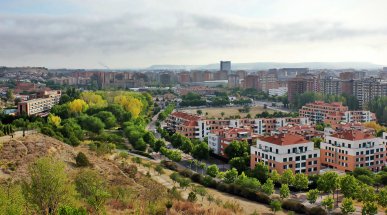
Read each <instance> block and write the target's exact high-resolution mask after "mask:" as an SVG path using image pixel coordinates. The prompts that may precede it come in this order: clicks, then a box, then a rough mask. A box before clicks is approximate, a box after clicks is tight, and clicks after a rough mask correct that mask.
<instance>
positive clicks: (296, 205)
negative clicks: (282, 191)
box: [282, 199, 308, 214]
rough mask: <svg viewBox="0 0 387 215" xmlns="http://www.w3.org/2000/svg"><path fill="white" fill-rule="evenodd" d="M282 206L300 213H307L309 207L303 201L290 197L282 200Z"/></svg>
mask: <svg viewBox="0 0 387 215" xmlns="http://www.w3.org/2000/svg"><path fill="white" fill-rule="evenodd" d="M282 208H283V209H285V210H289V211H294V212H296V213H299V214H306V213H307V211H308V209H307V208H306V207H305V205H303V204H302V203H301V202H298V201H296V200H292V199H288V200H285V201H283V202H282Z"/></svg>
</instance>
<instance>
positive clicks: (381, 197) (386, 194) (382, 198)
mask: <svg viewBox="0 0 387 215" xmlns="http://www.w3.org/2000/svg"><path fill="white" fill-rule="evenodd" d="M378 202H379V204H380V205H381V206H383V207H387V187H383V189H381V190H380V191H379V194H378Z"/></svg>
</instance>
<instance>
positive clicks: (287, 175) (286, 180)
mask: <svg viewBox="0 0 387 215" xmlns="http://www.w3.org/2000/svg"><path fill="white" fill-rule="evenodd" d="M281 183H282V184H288V185H293V183H294V174H293V171H292V170H291V169H287V170H285V171H284V172H283V173H282V176H281Z"/></svg>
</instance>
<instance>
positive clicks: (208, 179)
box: [202, 176, 217, 188]
mask: <svg viewBox="0 0 387 215" xmlns="http://www.w3.org/2000/svg"><path fill="white" fill-rule="evenodd" d="M202 182H203V183H202V185H204V186H206V187H210V188H216V185H217V182H216V181H215V180H214V179H213V178H212V177H211V176H204V178H203V180H202Z"/></svg>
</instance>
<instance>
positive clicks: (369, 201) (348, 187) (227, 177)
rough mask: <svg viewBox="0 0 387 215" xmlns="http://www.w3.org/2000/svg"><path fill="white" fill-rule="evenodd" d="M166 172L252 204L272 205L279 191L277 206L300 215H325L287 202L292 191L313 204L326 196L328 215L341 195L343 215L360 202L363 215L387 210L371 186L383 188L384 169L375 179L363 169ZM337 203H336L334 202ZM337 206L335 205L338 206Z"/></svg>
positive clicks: (385, 191) (381, 192)
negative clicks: (309, 172)
mask: <svg viewBox="0 0 387 215" xmlns="http://www.w3.org/2000/svg"><path fill="white" fill-rule="evenodd" d="M163 165H164V166H165V167H167V168H169V169H172V170H175V171H178V172H179V174H180V177H187V178H190V179H191V180H192V181H194V182H196V183H199V184H201V185H203V186H205V187H210V188H214V189H217V190H219V191H221V192H227V193H230V194H233V195H237V196H241V197H244V198H247V199H249V200H252V201H256V202H260V203H263V204H270V205H272V204H273V202H274V201H277V200H276V199H272V198H270V195H272V194H273V193H274V192H275V189H276V188H277V189H279V195H280V201H278V202H276V204H279V205H280V207H281V206H282V208H284V209H286V210H292V211H295V212H297V213H300V214H326V212H325V211H324V210H323V209H322V208H319V207H314V208H310V209H308V208H306V207H305V206H304V205H303V204H302V203H300V202H298V201H293V200H290V199H288V198H289V197H290V194H291V191H308V192H307V200H308V202H309V203H311V204H314V203H315V202H316V201H317V199H318V198H319V196H320V195H322V194H329V195H328V196H326V197H325V198H324V199H323V201H322V204H321V205H322V206H323V207H324V209H325V210H327V211H328V212H330V211H331V210H332V209H333V208H334V203H335V198H334V195H335V193H337V195H338V194H339V193H342V194H343V195H344V197H345V198H344V199H343V200H342V206H341V208H340V209H341V211H342V213H344V214H348V213H351V212H354V210H355V206H354V200H355V199H356V200H357V201H359V202H363V207H362V213H363V214H376V213H377V210H378V205H380V206H382V207H386V206H387V188H386V187H382V188H381V189H378V190H375V189H374V188H373V187H372V186H385V185H386V183H387V181H386V179H387V169H385V170H384V171H382V172H381V173H379V174H377V175H375V174H373V173H372V172H371V171H369V170H368V169H365V168H357V169H356V170H355V171H354V172H353V173H351V174H346V175H342V176H339V175H338V174H337V173H335V172H327V173H324V174H321V175H312V176H308V175H306V174H303V173H297V174H294V173H293V171H292V170H290V169H288V170H285V171H284V172H283V173H282V174H281V175H280V174H279V173H277V172H276V171H275V170H273V171H270V170H269V168H268V167H267V166H266V165H264V164H263V163H257V165H256V167H255V168H254V169H253V170H251V171H248V172H247V173H245V172H244V171H243V172H241V173H240V174H239V173H238V171H237V170H236V169H235V168H232V169H230V170H227V171H225V172H221V171H219V169H218V167H217V166H216V165H210V166H208V167H206V169H207V170H206V175H202V174H198V173H194V172H192V171H191V170H188V169H181V168H177V166H176V165H175V164H174V163H171V162H163ZM171 179H172V180H176V181H177V182H178V180H179V177H177V176H173V178H172V175H171ZM336 201H337V200H336ZM337 204H338V202H337Z"/></svg>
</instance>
